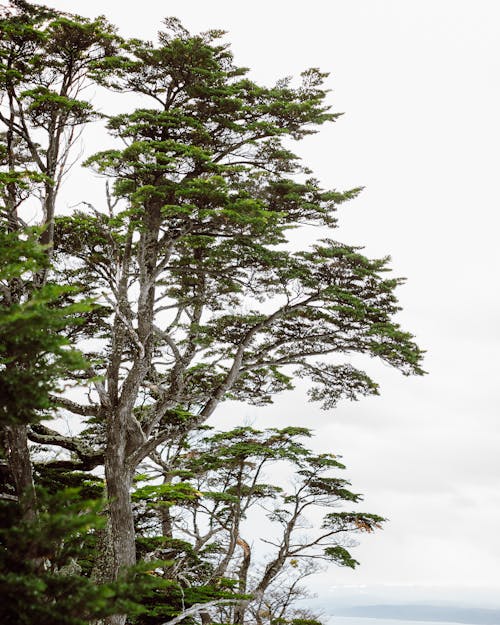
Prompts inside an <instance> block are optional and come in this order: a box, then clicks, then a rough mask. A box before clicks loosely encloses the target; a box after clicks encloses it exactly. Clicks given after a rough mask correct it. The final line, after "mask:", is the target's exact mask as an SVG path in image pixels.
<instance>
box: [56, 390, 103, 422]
mask: <svg viewBox="0 0 500 625" xmlns="http://www.w3.org/2000/svg"><path fill="white" fill-rule="evenodd" d="M49 397H50V399H51V400H52V401H53V402H54V404H56V406H60V407H62V408H66V410H69V411H70V412H72V413H73V414H78V415H81V416H82V417H97V416H99V412H100V410H99V406H95V405H94V406H92V405H87V406H82V405H81V404H77V403H76V402H74V401H71V400H70V399H67V398H66V397H58V396H57V395H50V396H49Z"/></svg>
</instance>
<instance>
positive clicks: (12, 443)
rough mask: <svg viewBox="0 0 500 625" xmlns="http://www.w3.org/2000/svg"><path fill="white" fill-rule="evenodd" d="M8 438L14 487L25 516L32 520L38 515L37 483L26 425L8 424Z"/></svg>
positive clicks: (10, 469) (9, 463)
mask: <svg viewBox="0 0 500 625" xmlns="http://www.w3.org/2000/svg"><path fill="white" fill-rule="evenodd" d="M6 439H7V440H6V443H7V462H8V467H9V472H10V475H11V477H12V480H13V482H14V488H15V490H16V494H17V496H18V497H19V502H20V505H21V509H22V511H23V516H24V518H25V519H27V520H32V519H34V518H35V516H36V501H35V485H34V482H33V465H32V463H31V458H30V452H29V447H28V433H27V427H26V425H10V426H7V427H6Z"/></svg>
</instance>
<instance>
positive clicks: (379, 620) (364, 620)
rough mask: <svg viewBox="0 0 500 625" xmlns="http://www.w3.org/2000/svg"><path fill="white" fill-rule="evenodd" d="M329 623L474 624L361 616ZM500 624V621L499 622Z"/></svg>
mask: <svg viewBox="0 0 500 625" xmlns="http://www.w3.org/2000/svg"><path fill="white" fill-rule="evenodd" d="M328 625H472V624H467V623H450V622H448V621H447V622H446V623H445V622H443V621H401V620H397V619H388V618H361V617H359V616H332V617H330V619H329V620H328ZM499 625H500V623H499Z"/></svg>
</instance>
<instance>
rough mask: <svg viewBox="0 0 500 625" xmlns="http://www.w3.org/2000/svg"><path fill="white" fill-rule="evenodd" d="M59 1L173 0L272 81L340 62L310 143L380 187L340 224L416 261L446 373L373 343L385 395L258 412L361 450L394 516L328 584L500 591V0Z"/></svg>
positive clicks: (321, 158) (152, 4)
mask: <svg viewBox="0 0 500 625" xmlns="http://www.w3.org/2000/svg"><path fill="white" fill-rule="evenodd" d="M45 3H46V4H48V5H49V6H52V7H55V8H58V9H62V10H67V11H73V12H79V13H82V14H84V15H88V16H95V15H98V14H105V15H106V16H107V17H108V18H109V20H110V21H111V22H113V23H115V24H116V25H117V26H118V27H119V28H120V31H121V32H122V34H124V35H127V36H138V37H142V38H153V37H154V34H155V32H156V30H157V29H158V28H159V27H160V22H161V19H162V18H163V17H166V16H176V17H179V18H180V19H181V20H182V22H183V23H184V25H185V26H187V27H188V28H189V29H190V30H192V31H194V32H196V31H203V30H207V29H209V28H222V29H224V30H226V31H228V35H227V39H228V40H229V41H230V42H231V43H232V49H233V52H234V54H235V60H236V62H237V63H238V64H240V65H243V66H246V67H249V68H250V69H251V77H252V78H254V79H255V80H257V81H260V82H263V83H268V84H269V83H273V82H274V81H275V80H276V79H278V78H280V77H283V76H289V75H293V76H295V75H298V74H299V73H300V72H301V71H302V70H303V69H305V68H307V67H310V66H314V67H319V68H321V69H322V70H323V71H326V72H330V74H331V75H330V78H329V79H328V85H329V87H330V88H331V89H332V92H331V93H330V96H329V102H330V103H331V104H332V107H333V110H334V111H336V112H344V115H343V116H342V117H340V118H339V120H338V121H337V122H336V123H335V124H332V125H330V126H329V127H323V128H322V129H321V130H320V132H319V133H318V134H316V135H313V136H312V137H308V138H307V140H305V141H303V142H302V143H301V144H300V145H299V146H297V151H298V153H299V154H300V155H301V156H302V157H303V159H304V162H305V163H306V164H307V165H308V166H309V167H310V168H311V169H312V170H313V171H314V173H315V176H316V177H317V178H319V180H320V181H321V182H322V184H323V186H324V187H326V188H331V187H336V188H338V189H346V188H350V187H354V186H364V187H365V190H364V191H363V193H362V194H361V196H360V197H359V198H358V199H356V200H355V201H353V202H351V203H349V205H344V207H342V209H341V211H340V215H339V217H340V228H339V230H338V231H337V233H336V234H335V238H337V239H339V240H341V241H345V242H346V243H349V244H359V245H362V246H364V247H365V252H366V253H367V254H368V255H370V256H385V255H386V254H390V255H391V257H392V266H393V268H394V273H395V275H397V276H405V277H406V278H407V283H406V284H405V286H403V287H402V288H401V289H400V291H399V298H400V302H401V305H402V307H403V311H402V312H401V314H400V320H401V323H402V324H403V326H404V327H405V328H406V329H408V330H410V331H412V332H413V333H414V334H415V336H416V338H417V340H418V342H419V344H420V346H421V347H422V348H424V349H426V350H427V355H426V359H425V363H424V368H425V369H426V371H427V372H428V375H426V376H425V377H423V378H404V377H402V376H401V375H399V374H398V373H397V372H394V371H392V370H391V369H389V368H388V367H385V366H383V365H380V364H377V363H375V362H373V361H368V363H366V362H365V363H364V364H365V365H366V368H367V369H368V370H369V372H371V373H372V374H373V375H374V377H375V378H376V379H377V380H378V381H379V382H380V384H381V396H380V397H375V398H369V399H362V400H361V401H359V402H355V403H346V402H344V403H342V404H340V405H339V407H338V408H337V409H336V410H335V411H329V412H326V413H325V412H321V411H320V410H319V409H318V408H317V407H316V406H314V405H311V404H307V402H306V396H305V393H304V392H303V389H298V390H297V391H296V392H294V394H293V395H292V394H286V395H283V396H282V397H280V398H278V400H277V401H276V403H275V405H274V406H272V407H269V408H265V409H261V408H259V409H257V408H251V407H249V408H244V409H243V411H241V410H240V414H241V415H242V417H243V418H244V419H246V420H248V421H249V422H252V423H255V424H256V425H257V426H259V427H265V426H271V425H273V426H274V425H286V424H290V423H295V424H300V425H307V426H308V427H312V428H313V429H314V430H315V432H316V439H315V443H314V444H315V445H316V446H317V449H318V451H319V450H321V451H333V452H338V453H340V454H342V456H343V461H344V462H345V464H346V465H347V467H348V470H347V473H348V477H349V478H350V479H351V480H352V482H353V486H354V490H355V491H356V492H362V493H364V494H365V505H364V507H365V508H366V510H368V511H370V512H375V513H378V514H381V515H383V516H385V517H387V518H388V519H389V523H388V524H387V525H386V527H385V529H384V530H383V531H382V532H379V533H377V534H376V535H370V536H368V537H367V538H366V539H364V540H363V541H362V543H361V545H360V546H359V548H358V549H357V550H356V553H355V556H356V558H357V559H358V560H361V562H362V564H361V566H360V567H359V568H358V569H356V570H355V571H351V570H349V571H348V570H343V569H334V570H332V571H330V572H329V573H328V574H327V575H325V574H323V575H321V576H319V577H318V578H317V579H316V580H315V587H316V591H317V592H318V593H319V594H320V595H321V597H323V598H328V597H331V598H332V601H338V602H341V603H346V602H347V603H349V602H354V603H355V602H369V601H372V600H373V599H375V600H377V601H383V602H389V603H390V602H394V601H414V600H422V601H437V602H439V601H441V602H443V601H446V602H450V603H455V604H475V605H483V606H486V605H491V606H495V607H500V593H499V592H498V591H499V590H500V532H499V531H498V528H499V527H500V453H498V450H499V448H500V427H499V424H498V406H499V390H498V389H499V388H500V385H499V384H498V372H499V367H498V364H499V362H498V361H499V353H500V351H499V347H500V345H499V343H500V333H499V329H498V328H499V326H498V313H499V307H500V290H499V288H498V276H499V269H500V267H499V265H500V261H499V252H498V245H497V239H498V236H499V230H500V216H499V215H500V211H499V208H500V203H499V199H500V198H499V195H500V193H499V187H498V184H497V183H496V180H497V178H498V173H499V172H498V170H499V165H500V163H499V149H500V148H499V146H500V78H499V76H500V72H499V70H500V36H499V35H500V32H499V31H500V3H498V1H497V0H328V1H323V0H309V1H308V2H303V1H302V2H297V1H295V0H287V1H285V0H274V1H273V2H271V1H269V0H266V1H264V0H254V1H253V2H252V3H250V2H247V3H242V2H235V1H234V0H212V1H211V2H203V1H195V0H183V1H182V2H181V1H179V0H170V1H168V2H158V1H154V0H142V1H141V2H140V3H137V2H119V1H118V0H99V2H96V1H94V0H88V1H87V2H86V3H85V4H83V3H82V2H77V1H76V0H46V2H45ZM68 197H69V196H68ZM68 201H69V200H68ZM225 419H226V421H227V422H229V420H230V419H234V411H233V410H232V409H231V406H228V407H227V408H226V412H225V413H223V415H222V416H221V417H220V422H221V424H224V420H225Z"/></svg>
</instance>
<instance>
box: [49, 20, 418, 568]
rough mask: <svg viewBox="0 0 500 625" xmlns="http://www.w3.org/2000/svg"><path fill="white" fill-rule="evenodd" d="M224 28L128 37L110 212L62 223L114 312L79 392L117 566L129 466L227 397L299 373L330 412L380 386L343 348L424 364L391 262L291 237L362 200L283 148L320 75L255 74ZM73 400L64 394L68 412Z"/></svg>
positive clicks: (306, 117)
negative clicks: (135, 101) (86, 396)
mask: <svg viewBox="0 0 500 625" xmlns="http://www.w3.org/2000/svg"><path fill="white" fill-rule="evenodd" d="M220 36H221V33H220V32H216V31H210V32H208V33H205V34H202V35H197V36H192V35H190V34H189V33H188V32H187V31H185V30H184V29H183V28H182V26H180V24H179V23H178V22H177V21H175V20H168V21H167V22H166V30H165V31H164V32H162V33H160V35H159V44H158V45H157V46H154V45H153V44H151V43H144V42H141V41H138V40H132V41H129V42H128V43H126V44H124V52H123V54H122V55H121V56H120V57H115V58H113V59H112V60H111V61H110V63H111V64H112V66H113V68H114V78H113V80H110V79H108V80H107V81H106V84H107V85H108V86H109V87H110V88H113V89H116V90H118V91H124V92H126V93H127V94H128V93H130V92H131V91H132V92H136V93H137V94H139V95H140V96H142V98H143V101H144V103H145V105H146V104H147V103H149V108H146V106H144V107H142V108H140V109H137V110H135V111H133V112H132V113H125V114H121V115H118V116H114V117H111V118H110V120H109V123H108V128H109V130H110V132H111V133H112V134H113V135H115V136H116V137H118V138H119V139H121V140H122V141H124V142H125V144H126V145H125V147H124V148H123V149H113V150H108V151H105V152H101V153H99V154H97V155H95V156H93V157H92V158H91V159H89V161H88V164H90V165H92V166H94V167H96V168H97V170H98V171H99V172H101V173H102V174H104V175H106V176H110V177H112V178H114V179H115V183H114V194H115V197H116V202H117V203H116V202H115V203H113V202H112V203H110V204H109V212H108V213H105V212H99V211H97V210H95V211H94V213H93V214H92V213H91V214H89V213H79V214H76V215H75V216H73V217H70V218H64V219H60V220H59V222H58V225H57V228H56V231H57V232H56V250H57V258H58V259H63V258H67V257H68V256H70V257H73V258H74V259H75V261H73V266H74V265H75V262H78V263H79V269H78V270H77V271H75V270H74V269H72V270H71V275H70V276H68V279H69V280H70V281H71V280H76V281H78V282H80V283H86V284H89V285H92V288H93V290H94V292H95V293H96V294H97V293H99V294H101V295H102V298H103V299H104V300H105V303H106V305H107V306H108V308H109V318H108V324H107V325H106V324H105V325H103V329H102V332H101V335H100V336H101V337H102V341H103V343H102V345H103V354H104V355H105V360H104V361H103V362H102V364H100V365H97V366H96V371H97V372H98V373H99V375H100V376H102V377H103V378H104V379H105V383H104V384H102V385H101V386H100V387H98V388H97V389H96V393H95V394H94V395H93V399H92V402H91V403H90V404H87V405H78V406H76V407H75V408H74V411H75V412H76V413H78V414H80V415H86V414H87V415H88V414H92V415H93V416H94V420H95V421H96V422H97V423H99V424H100V426H101V427H103V428H104V427H105V439H106V452H105V461H104V462H105V469H106V483H107V488H108V494H109V508H110V519H111V527H112V532H111V536H112V540H113V552H114V562H115V575H118V574H119V572H120V570H122V569H123V568H124V567H127V566H130V565H132V564H134V562H135V544H134V526H133V514H132V506H131V502H130V489H131V485H132V480H133V476H134V472H135V471H136V468H137V466H138V465H139V463H140V462H141V461H142V460H143V459H144V458H146V457H147V456H148V455H150V454H151V453H152V452H154V450H155V449H156V448H157V447H158V445H161V444H163V443H164V442H166V441H169V440H172V437H173V436H174V435H176V434H178V433H179V431H181V432H182V431H189V430H190V429H193V428H195V427H197V426H199V425H200V424H202V423H203V422H205V421H206V420H207V419H208V418H209V417H210V416H211V415H212V414H213V413H214V411H215V410H216V408H217V406H218V405H219V404H220V402H221V401H224V400H225V399H228V398H230V399H237V400H240V401H243V402H249V403H253V404H263V403H266V402H270V401H272V397H273V395H274V394H275V393H277V392H280V391H283V390H285V389H290V388H292V387H293V380H294V376H302V377H307V378H310V379H311V380H312V381H313V382H314V386H313V387H312V389H311V398H312V399H314V400H319V401H321V402H322V403H323V405H324V406H325V407H327V408H330V407H332V406H334V405H335V403H336V402H337V400H338V399H339V398H342V397H347V398H351V399H352V398H355V397H357V396H359V395H363V394H369V393H376V392H377V386H376V384H375V383H374V382H373V381H372V380H371V379H370V378H369V377H368V376H367V375H366V374H365V373H364V372H362V371H359V370H357V369H356V368H354V367H353V366H352V365H351V364H349V363H348V362H347V363H346V362H343V361H342V358H341V357H342V355H343V354H347V355H348V354H351V353H355V352H359V353H365V354H368V355H370V356H376V357H378V358H380V359H382V360H384V361H385V362H387V363H389V364H390V365H392V366H394V367H396V368H398V369H400V370H401V371H402V372H403V373H405V374H410V373H421V369H420V365H419V362H420V358H421V353H420V351H419V349H418V347H417V346H416V345H415V344H414V343H413V341H412V337H411V335H410V334H408V333H407V332H405V331H403V330H402V329H401V328H400V327H399V326H398V324H397V323H396V322H395V321H394V315H395V313H396V312H397V311H398V306H397V301H396V298H395V295H394V290H395V288H396V287H397V285H398V284H399V283H400V282H401V280H398V279H395V278H390V277H387V276H386V272H387V271H388V267H387V259H385V258H384V259H377V260H370V259H368V258H366V257H365V256H363V255H362V254H361V252H360V250H358V249H356V248H354V247H352V246H348V245H344V244H341V243H338V242H336V241H333V240H331V239H323V240H322V241H319V242H318V243H316V244H315V245H313V246H312V248H311V249H307V250H294V249H293V248H292V246H290V244H289V243H288V240H287V233H288V231H289V230H290V229H291V228H296V227H298V226H301V225H303V224H308V225H320V226H326V227H329V228H333V227H334V226H335V223H336V217H335V213H336V209H337V206H338V205H339V204H341V203H342V202H344V201H346V200H348V199H351V198H353V197H355V196H356V195H357V193H358V192H359V189H353V190H350V191H347V192H339V191H335V190H332V191H325V190H322V189H321V188H320V186H319V183H318V182H317V181H316V180H314V179H313V178H309V177H307V176H308V175H309V172H308V171H307V170H306V169H305V168H304V167H302V166H301V165H300V162H299V159H298V158H297V157H296V156H295V155H294V154H293V153H292V152H291V151H290V150H289V149H287V148H286V147H285V145H284V141H285V140H286V139H290V138H292V139H295V140H298V139H301V138H302V137H304V136H305V135H307V134H310V133H312V132H314V129H315V127H317V126H318V125H320V124H322V123H324V122H326V121H333V120H335V119H336V117H337V116H336V115H335V114H332V113H329V112H328V106H327V105H326V104H325V101H324V100H325V95H326V92H325V90H324V89H323V87H322V83H323V79H324V77H325V76H324V75H323V74H321V73H320V72H319V71H318V70H315V69H311V70H308V71H306V72H304V74H303V76H302V83H301V84H300V85H299V86H297V87H293V86H292V84H291V83H290V82H289V81H282V82H280V83H278V84H277V85H275V86H274V87H271V88H266V87H262V86H260V85H257V84H255V83H254V82H252V81H250V80H249V79H248V78H247V77H246V76H245V73H246V70H244V69H241V68H238V67H236V66H235V65H234V64H233V62H232V56H231V53H230V51H229V49H228V46H227V45H226V44H222V43H219V38H220ZM70 409H71V407H70Z"/></svg>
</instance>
